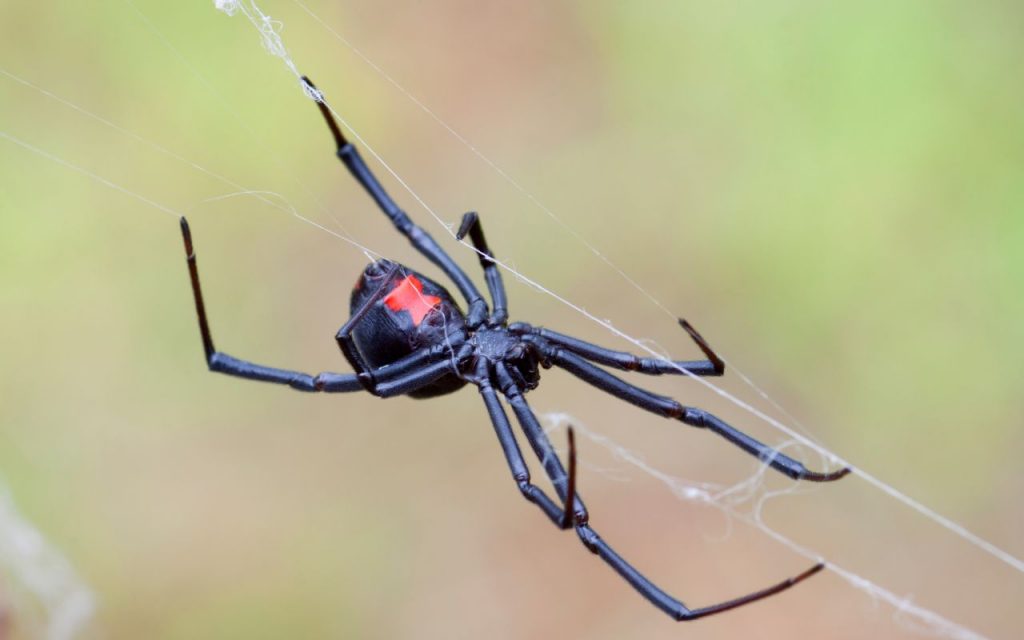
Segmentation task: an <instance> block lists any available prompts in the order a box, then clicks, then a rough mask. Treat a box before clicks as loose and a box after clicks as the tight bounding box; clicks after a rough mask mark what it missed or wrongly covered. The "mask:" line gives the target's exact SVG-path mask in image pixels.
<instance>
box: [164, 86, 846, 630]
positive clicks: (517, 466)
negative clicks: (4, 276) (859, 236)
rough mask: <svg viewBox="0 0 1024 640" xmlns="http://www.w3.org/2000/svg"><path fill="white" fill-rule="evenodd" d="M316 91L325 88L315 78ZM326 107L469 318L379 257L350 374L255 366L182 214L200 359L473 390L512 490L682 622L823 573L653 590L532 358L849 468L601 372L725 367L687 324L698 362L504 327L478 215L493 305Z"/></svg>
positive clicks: (328, 383)
mask: <svg viewBox="0 0 1024 640" xmlns="http://www.w3.org/2000/svg"><path fill="white" fill-rule="evenodd" d="M306 83H307V84H308V85H309V90H310V94H311V95H319V93H318V92H317V91H316V89H315V88H314V87H313V85H312V83H309V81H308V80H306ZM318 105H319V107H320V111H321V113H322V114H323V116H324V118H325V120H326V121H327V125H328V127H329V128H330V130H331V133H332V134H333V135H334V140H335V143H336V145H337V154H338V157H339V158H340V159H341V161H342V162H343V163H344V164H345V166H346V167H347V168H348V170H349V172H350V173H351V174H352V176H353V177H354V178H355V179H356V180H357V181H358V182H359V183H360V184H361V185H362V186H363V188H365V189H366V191H367V192H368V193H369V195H370V196H371V197H372V198H373V199H374V201H376V203H377V206H378V207H380V209H381V211H383V213H384V215H386V216H387V218H388V219H389V220H391V222H392V223H393V224H394V225H395V228H396V229H398V231H399V232H400V233H402V235H404V236H405V237H406V238H407V239H408V240H409V242H411V243H412V245H413V247H414V248H416V250H418V251H419V252H420V253H421V254H422V255H423V256H424V257H426V258H427V259H428V260H429V261H430V262H432V263H433V264H434V265H435V266H437V267H438V268H440V269H441V271H442V272H443V273H444V274H445V276H447V278H448V279H449V280H451V281H452V282H453V283H454V284H455V286H456V288H457V289H458V290H459V293H460V294H461V295H462V297H463V298H464V299H465V300H466V305H467V306H466V308H467V311H466V313H463V312H462V311H461V310H460V309H459V306H458V304H456V302H455V300H454V298H453V297H452V296H451V294H449V293H448V291H447V290H446V289H445V288H444V287H442V286H441V285H439V284H438V283H436V282H434V281H433V280H431V279H430V278H428V277H426V276H424V275H423V274H421V273H419V272H417V271H413V270H412V269H409V268H408V267H405V266H402V265H400V264H398V263H396V262H392V261H390V260H378V261H376V262H373V263H371V264H370V265H369V266H367V267H366V269H365V270H364V271H363V273H362V275H361V276H360V277H359V280H358V281H357V282H356V285H355V287H354V288H353V290H352V301H351V317H350V318H349V320H348V321H347V322H346V323H345V324H344V325H343V326H342V327H341V329H340V330H339V331H338V334H337V336H336V339H337V341H338V345H339V346H340V347H341V351H342V353H343V354H344V356H345V358H346V359H347V360H348V362H349V364H351V365H352V368H353V369H354V370H355V372H354V373H329V372H325V373H319V374H317V375H315V376H314V375H310V374H307V373H301V372H299V371H291V370H288V369H278V368H274V367H266V366H263V365H259V364H254V363H252V362H248V361H246V360H240V359H238V358H234V357H232V356H229V355H227V354H225V353H221V352H219V351H217V350H216V349H215V348H214V346H213V338H212V337H211V334H210V327H209V322H208V320H207V317H206V309H205V305H204V304H203V295H202V291H201V289H200V286H199V271H198V268H197V266H196V259H195V253H194V252H193V247H192V236H191V233H190V232H189V227H188V223H187V222H186V221H185V219H184V218H182V220H181V228H182V234H183V237H184V240H185V254H186V256H187V260H188V266H189V274H190V277H191V280H192V292H193V297H194V300H195V305H196V313H197V315H198V317H199V329H200V335H201V336H202V339H203V349H204V351H205V352H206V361H207V364H208V366H209V367H210V369H211V370H213V371H219V372H221V373H226V374H229V375H233V376H239V377H242V378H249V379H253V380H264V381H267V382H275V383H278V384H286V385H288V386H290V387H293V388H295V389H300V390H302V391H322V392H336V393H341V392H353V391H368V392H370V393H372V394H374V395H377V396H380V397H385V398H386V397H390V396H398V395H407V396H410V397H413V398H428V397H432V396H437V395H442V394H446V393H451V392H453V391H456V390H458V389H459V388H461V387H463V386H465V385H466V384H470V383H471V384H473V385H475V386H476V387H477V388H478V390H479V391H480V396H481V398H482V399H483V402H484V406H485V407H486V409H487V413H488V416H489V417H490V421H491V425H492V426H493V427H494V431H495V434H496V435H497V437H498V441H499V442H500V444H501V448H502V452H503V453H504V455H505V459H506V461H507V462H508V466H509V470H510V471H511V472H512V476H513V479H514V480H515V481H516V484H517V486H518V487H519V490H520V492H522V494H523V496H524V497H525V498H526V499H527V500H529V501H530V502H532V503H534V504H535V505H537V506H538V507H539V508H540V509H541V511H543V512H544V514H545V515H546V516H547V517H548V518H549V519H550V520H551V522H552V523H554V524H555V525H556V526H558V527H560V528H562V529H569V528H574V529H575V530H576V533H577V535H578V536H579V538H580V540H581V541H582V542H583V544H584V545H585V546H586V548H587V549H589V550H590V551H591V552H593V553H595V554H597V555H598V556H600V557H601V559H602V560H604V561H605V562H606V563H608V564H609V565H610V566H611V567H612V568H613V569H614V570H615V571H616V572H618V573H619V574H620V575H621V576H622V577H623V578H624V579H625V580H626V581H627V582H629V583H630V584H631V585H632V586H633V588H635V589H636V590H637V591H638V592H639V593H640V594H641V595H643V596H644V597H645V598H647V599H648V600H649V601H650V602H651V603H653V604H654V605H655V606H657V607H658V608H659V609H661V610H662V611H664V612H665V613H667V614H669V615H670V616H672V617H673V618H675V619H677V620H693V619H695V618H701V617H704V616H707V615H711V614H714V613H719V612H722V611H727V610H729V609H733V608H735V607H738V606H741V605H744V604H748V603H750V602H754V601H756V600H760V599H762V598H766V597H768V596H771V595H773V594H775V593H778V592H780V591H783V590H785V589H788V588H789V587H791V586H793V585H794V584H796V583H798V582H800V581H801V580H803V579H805V578H807V577H809V576H811V575H813V574H814V573H816V572H818V571H820V570H821V569H822V568H823V565H821V564H817V565H815V566H813V567H811V568H810V569H808V570H806V571H804V572H803V573H801V574H799V575H797V576H795V577H793V578H789V579H787V580H783V581H782V582H779V583H776V584H775V585H772V586H770V587H768V588H766V589H761V590H759V591H755V592H753V593H750V594H747V595H744V596H741V597H739V598H735V599H733V600H728V601H726V602H722V603H719V604H715V605H711V606H706V607H700V608H690V607H687V606H685V605H684V604H683V603H682V602H680V601H679V600H676V599H675V598H673V597H672V596H670V595H668V594H667V593H665V592H664V591H662V590H661V589H659V588H658V587H657V586H656V585H655V584H654V583H652V582H651V581H650V580H648V579H647V578H645V577H644V576H643V575H642V574H641V573H640V572H639V571H637V570H636V569H634V568H633V567H632V566H631V565H630V564H629V563H627V562H626V561H625V560H624V559H623V558H622V557H621V556H619V555H618V554H617V553H616V552H615V551H614V550H613V549H612V548H611V547H610V546H609V545H608V543H606V542H605V541H604V540H602V539H601V537H600V536H598V535H597V533H596V532H595V531H594V530H593V529H592V528H591V527H590V520H589V515H588V513H587V509H586V507H585V506H584V504H583V501H582V500H581V499H580V498H579V496H578V495H576V489H575V487H576V478H575V469H576V465H575V459H576V450H575V444H574V440H573V434H572V431H571V430H570V431H569V455H568V458H569V470H568V472H566V470H565V468H564V467H563V466H562V463H561V461H560V460H559V459H558V457H557V456H556V455H553V454H552V448H551V443H550V442H549V441H548V438H547V436H546V435H545V433H544V430H543V429H542V428H541V425H540V423H539V421H538V420H537V417H536V416H535V415H534V413H533V410H532V409H531V408H530V406H529V405H528V404H527V402H526V399H525V397H524V394H525V393H526V392H527V391H529V390H531V389H533V388H535V387H536V386H537V384H538V383H539V381H540V374H539V367H541V366H543V367H556V368H559V369H563V370H565V371H568V372H569V373H571V374H573V375H575V376H576V377H578V378H580V379H581V380H583V381H584V382H586V383H588V384H590V385H592V386H594V387H596V388H597V389H600V390H601V391H604V392H606V393H609V394H611V395H613V396H615V397H617V398H620V399H622V400H625V401H626V402H629V403H631V404H633V405H636V406H637V407H639V408H641V409H643V410H646V411H649V412H651V413H654V414H657V415H660V416H663V417H666V418H669V419H673V420H678V421H680V422H683V423H684V424H688V425H690V426H693V427H699V428H702V429H706V430H708V431H711V432H713V433H716V434H718V435H720V436H722V437H723V438H725V439H726V440H728V441H729V442H731V443H733V444H734V445H736V446H738V447H739V448H741V449H743V450H744V451H746V452H747V453H749V454H751V455H753V456H755V457H757V458H758V459H759V460H761V461H762V463H764V464H767V465H769V466H771V467H772V468H774V469H776V470H778V471H780V472H782V473H784V474H786V475H787V476H789V477H791V478H793V479H796V480H811V481H815V482H827V481H831V480H838V479H839V478H841V477H843V476H844V475H846V474H847V473H849V471H850V470H849V469H839V470H837V471H833V472H830V473H820V472H816V471H809V470H808V469H807V468H806V467H804V465H803V464H801V463H800V462H799V461H797V460H795V459H793V458H790V457H789V456H786V455H784V454H782V453H780V452H779V451H777V450H775V449H772V448H771V447H769V446H767V445H765V444H763V443H761V442H759V441H757V440H755V439H754V438H751V437H750V436H748V435H746V434H745V433H743V432H742V431H739V430H738V429H736V428H734V427H732V426H731V425H729V424H727V423H726V422H725V421H723V420H721V419H720V418H718V417H716V416H714V415H712V414H710V413H708V412H706V411H704V410H702V409H698V408H695V407H686V406H683V405H682V404H680V403H679V402H677V401H676V400H673V399H672V398H669V397H666V396H661V395H658V394H655V393H652V392H650V391H647V390H645V389H642V388H641V387H638V386H636V385H634V384H631V383H629V382H626V381H625V380H623V379H622V378H619V377H618V376H615V375H613V374H612V373H610V372H609V371H607V370H606V369H605V368H604V367H607V368H611V369H617V370H619V371H627V372H629V371H632V372H636V373H640V374H646V375H661V374H677V375H678V374H687V375H691V376H720V375H722V374H723V373H724V371H725V364H724V362H723V361H722V360H721V358H719V357H718V356H717V355H716V354H715V352H714V351H713V350H712V349H711V347H710V346H708V344H707V342H706V341H705V340H704V338H702V337H701V336H700V334H698V333H697V332H696V331H695V330H694V329H693V327H691V326H690V325H689V323H687V322H686V321H685V320H680V324H681V326H682V327H683V329H685V330H686V332H687V333H688V334H689V335H690V337H691V338H692V339H693V341H694V342H695V343H696V345H697V347H698V348H699V349H700V350H701V352H703V354H704V356H705V358H706V359H705V360H695V361H676V362H673V361H669V360H661V359H655V358H644V357H639V356H635V355H633V354H630V353H627V352H622V351H613V350H611V349H606V348H604V347H600V346H598V345H595V344H591V343H589V342H585V341H583V340H580V339H578V338H573V337H572V336H568V335H565V334H562V333H558V332H555V331H551V330H549V329H543V328H540V327H533V326H531V325H529V324H526V323H524V322H515V323H512V324H508V305H507V297H506V295H505V287H504V284H503V283H502V279H501V273H500V272H499V271H498V267H497V264H496V263H495V261H494V257H493V254H492V253H491V250H490V248H489V247H488V246H487V243H486V241H485V240H484V234H483V230H482V228H481V226H480V223H479V219H478V217H477V215H476V214H475V213H467V214H466V215H465V216H463V218H462V224H461V225H460V227H459V231H458V233H457V234H456V236H457V237H458V238H460V239H461V238H463V237H464V236H466V235H467V234H468V235H469V238H470V240H471V241H472V244H473V246H474V247H475V249H476V251H477V253H478V254H479V257H480V265H481V266H482V267H483V271H484V277H485V279H486V281H487V289H488V293H489V294H490V298H491V304H488V303H487V301H486V300H485V299H484V297H483V296H482V295H481V294H480V292H479V290H478V289H477V288H476V285H475V284H473V281H472V280H471V279H470V278H469V276H468V275H467V274H466V273H465V272H464V271H463V270H462V268H461V267H459V266H458V264H456V263H455V261H454V260H452V259H451V257H450V256H449V255H448V254H447V253H446V252H445V251H444V250H443V249H441V247H440V246H439V245H438V244H437V243H436V242H435V241H434V239H433V238H431V237H430V235H429V234H428V233H427V232H426V231H424V230H423V229H422V228H420V227H419V226H417V225H416V224H415V223H413V222H412V220H410V219H409V216H408V215H406V213H405V212H404V211H402V210H401V209H400V208H399V207H398V205H396V204H395V202H394V201H393V200H392V199H391V197H390V196H389V195H388V194H387V192H385V191H384V188H383V187H382V186H381V184H380V182H378V181H377V178H376V177H375V176H374V175H373V173H372V172H371V171H370V169H369V167H367V166H366V163H365V162H364V161H363V159H362V157H361V156H360V155H359V151H358V150H356V148H355V147H354V146H352V145H351V144H350V143H349V142H348V141H347V140H346V139H345V137H344V136H343V135H342V133H341V131H340V130H339V129H338V126H337V124H336V123H335V121H334V119H333V117H332V115H331V112H330V110H329V109H328V107H327V105H326V103H324V102H319V103H318ZM502 399H504V401H505V404H506V405H507V406H509V407H511V409H512V412H513V413H514V414H515V418H516V421H517V422H518V424H519V426H520V427H521V429H522V433H523V436H524V437H525V438H526V440H527V442H528V443H529V445H530V448H531V449H532V450H533V452H534V453H535V454H536V455H537V457H538V458H539V459H540V461H541V466H542V467H543V469H544V472H545V474H546V475H547V476H548V479H549V480H550V481H551V484H552V486H553V488H554V491H555V495H556V496H557V498H558V499H557V501H556V500H554V499H552V498H551V497H549V496H548V494H547V493H545V492H544V491H543V490H542V489H540V488H539V487H537V486H536V485H534V484H533V483H532V482H531V481H530V472H529V469H528V468H527V465H526V461H525V460H524V458H523V455H522V453H521V451H520V449H519V444H518V442H517V439H516V436H515V435H514V433H513V431H512V424H511V422H510V421H509V419H508V414H507V413H506V411H505V408H504V407H503V404H502V401H501V400H502Z"/></svg>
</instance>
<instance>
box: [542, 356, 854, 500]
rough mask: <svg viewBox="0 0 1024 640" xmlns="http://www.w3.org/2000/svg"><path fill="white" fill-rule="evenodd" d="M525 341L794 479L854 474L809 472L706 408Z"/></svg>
mask: <svg viewBox="0 0 1024 640" xmlns="http://www.w3.org/2000/svg"><path fill="white" fill-rule="evenodd" d="M523 340H528V341H529V342H531V343H532V344H534V345H535V346H536V347H537V349H538V350H539V351H540V352H541V353H542V354H543V356H544V358H545V359H546V360H547V361H548V362H549V363H551V364H554V365H556V366H558V367H561V368H562V369H565V370H566V371H568V372H569V373H571V374H573V375H575V376H576V377H578V378H580V379H581V380H583V381H584V382H587V383H589V384H591V385H593V386H595V387H597V388H598V389H600V390H602V391H604V392H606V393H609V394H611V395H613V396H615V397H617V398H619V399H621V400H625V401H626V402H629V403H631V404H634V405H636V406H638V407H640V408H641V409H645V410H647V411H650V412H651V413H656V414H658V415H660V416H664V417H666V418H674V419H676V420H679V421H681V422H684V423H686V424H688V425H690V426H693V427H699V428H703V429H708V430H710V431H713V432H714V433H717V434H718V435H720V436H722V437H723V438H725V439H726V440H728V441H729V442H731V443H733V444H734V445H736V446H737V447H739V448H740V449H743V450H744V451H746V452H747V453H749V454H750V455H752V456H755V457H756V458H757V459H758V460H761V461H762V462H764V463H766V464H768V465H770V466H771V467H772V468H773V469H775V470H777V471H780V472H782V473H784V474H786V475H787V476H789V477H790V478H793V479H794V480H809V481H812V482H831V481H833V480H838V479H840V478H842V477H843V476H845V475H846V474H848V473H850V471H851V469H850V468H849V467H844V468H842V469H839V470H838V471H833V472H831V473H820V472H817V471H810V470H808V469H807V467H805V466H804V465H803V464H802V463H800V462H799V461H797V460H794V459H793V458H790V457H789V456H787V455H785V454H783V453H780V452H779V451H778V450H776V449H773V448H772V447H769V446H768V445H766V444H764V443H762V442H759V441H758V440H755V439H754V438H752V437H750V436H748V435H747V434H745V433H743V432H742V431H740V430H738V429H736V428H735V427H733V426H731V425H729V424H728V423H726V422H725V421H724V420H722V419H720V418H718V417H716V416H714V415H712V414H710V413H708V412H707V411H704V410H703V409H697V408H695V407H686V406H683V405H682V404H680V403H678V402H676V401H675V400H673V399H672V398H669V397H666V396H662V395H658V394H656V393H652V392H650V391H647V390H645V389H641V388H640V387H637V386H635V385H632V384H629V383H628V382H626V381H624V380H622V379H620V378H617V377H616V376H614V375H612V374H610V373H608V372H607V371H605V370H604V369H601V368H600V367H598V366H596V365H594V364H591V363H590V362H587V361H586V360H585V359H583V357H581V356H579V355H576V354H575V353H573V352H571V351H566V350H564V349H562V348H560V347H558V346H553V345H551V344H550V343H548V342H547V341H545V340H544V339H543V338H541V337H539V336H523Z"/></svg>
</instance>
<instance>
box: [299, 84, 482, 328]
mask: <svg viewBox="0 0 1024 640" xmlns="http://www.w3.org/2000/svg"><path fill="white" fill-rule="evenodd" d="M302 80H303V82H305V83H306V84H307V85H308V86H309V87H310V88H312V89H314V90H317V89H316V86H315V85H314V84H313V82H312V81H311V80H310V79H309V78H307V77H305V76H303V78H302ZM317 91H319V90H317ZM320 95H323V94H322V93H321V94H320ZM316 104H317V107H319V108H320V113H321V114H323V117H324V120H326V121H327V126H328V128H330V130H331V134H332V135H333V136H334V142H335V144H336V145H337V148H338V150H337V154H338V158H340V159H341V161H342V163H344V165H345V167H347V168H348V171H349V173H351V174H352V177H354V178H355V179H356V181H358V182H359V184H361V185H362V186H363V189H365V190H366V192H367V193H368V194H370V197H371V198H373V200H374V202H376V203H377V206H378V207H379V208H380V210H381V211H382V212H384V215H386V216H387V217H388V219H389V220H391V222H392V224H394V225H395V228H396V229H398V231H399V232H400V233H402V235H404V236H405V237H406V238H407V239H408V240H409V242H410V243H412V246H413V247H415V248H416V250H417V251H419V252H420V253H421V254H423V255H424V256H425V257H426V258H427V259H428V260H430V261H431V262H433V263H434V264H435V265H437V266H438V267H439V268H440V269H441V271H443V272H444V273H445V275H447V276H448V278H449V279H451V281H452V282H454V283H455V286H456V287H458V288H459V291H460V292H462V296H463V297H464V298H465V299H466V302H467V303H468V304H469V309H468V313H467V314H466V315H467V319H468V324H469V326H470V328H476V327H478V326H480V324H481V323H482V322H483V321H484V318H485V317H486V316H487V302H486V301H485V300H484V298H483V296H482V295H480V291H479V290H478V289H477V288H476V285H475V284H473V281H472V280H470V279H469V276H468V275H466V272H465V271H463V270H462V268H461V267H459V265H458V264H456V262H455V261H454V260H452V258H451V256H449V255H448V254H447V253H446V252H445V250H444V249H442V248H441V245H439V244H437V242H436V241H435V240H434V239H433V238H432V237H431V236H430V234H429V233H427V232H426V231H425V230H424V229H423V228H422V227H420V226H419V225H417V224H416V223H414V222H413V221H412V220H411V219H410V218H409V216H408V214H406V213H405V212H404V211H402V209H400V208H399V207H398V205H397V204H395V201H394V200H392V199H391V196H390V195H388V193H387V191H385V190H384V187H383V186H382V185H381V184H380V181H379V180H378V179H377V177H376V176H375V175H374V174H373V172H372V171H370V168H369V167H368V166H367V165H366V162H365V161H364V160H363V157H362V156H361V155H360V154H359V150H358V149H356V147H355V146H354V145H353V144H352V143H350V142H349V141H348V140H347V139H346V138H345V136H344V135H343V134H342V133H341V129H340V128H339V127H338V123H337V122H335V120H334V116H333V115H332V114H331V111H330V109H329V108H328V107H327V104H326V102H321V101H317V103H316Z"/></svg>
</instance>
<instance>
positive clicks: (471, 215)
mask: <svg viewBox="0 0 1024 640" xmlns="http://www.w3.org/2000/svg"><path fill="white" fill-rule="evenodd" d="M478 220H479V216H477V214H476V211H469V212H468V213H466V214H465V215H463V216H462V223H461V224H459V230H458V231H456V232H455V239H456V240H462V239H463V238H465V237H466V234H467V233H469V232H470V230H471V229H472V228H473V227H475V226H476V223H477V221H478Z"/></svg>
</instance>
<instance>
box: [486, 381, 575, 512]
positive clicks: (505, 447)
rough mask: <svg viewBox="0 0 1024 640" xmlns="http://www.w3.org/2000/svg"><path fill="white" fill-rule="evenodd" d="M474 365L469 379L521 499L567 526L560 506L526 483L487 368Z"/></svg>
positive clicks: (520, 457)
mask: <svg viewBox="0 0 1024 640" xmlns="http://www.w3.org/2000/svg"><path fill="white" fill-rule="evenodd" d="M477 368H478V372H477V375H476V377H475V379H474V380H473V382H474V383H475V384H476V385H477V388H478V389H479V390H480V396H481V397H482V398H483V401H484V405H485V406H486V407H487V413H488V415H489V416H490V418H491V424H492V425H494V433H495V435H497V436H498V442H499V443H500V444H501V450H502V452H503V453H504V454H505V460H506V461H507V462H508V468H509V470H510V471H511V472H512V478H513V479H514V480H515V481H516V484H517V485H518V486H519V491H520V493H522V494H523V497H524V498H526V499H527V500H529V501H530V502H532V503H533V504H535V505H537V506H538V507H539V508H540V510H541V511H543V512H544V515H546V516H547V517H548V519H549V520H551V522H552V524H554V525H555V526H556V527H559V528H560V529H567V528H569V527H571V526H572V521H571V520H566V519H565V517H564V513H563V508H562V507H560V506H558V505H557V504H556V503H555V502H554V501H553V500H552V499H551V498H549V497H548V495H547V494H546V493H544V491H543V490H542V489H541V488H540V487H538V486H536V485H534V484H533V483H531V482H530V470H529V469H528V468H527V466H526V461H524V460H523V454H522V452H521V451H520V450H519V443H517V442H516V438H515V436H514V435H513V433H512V426H511V424H509V421H508V416H507V415H506V414H505V410H504V409H503V408H502V406H501V402H500V401H499V400H498V394H497V393H496V392H495V391H494V387H493V386H492V385H491V380H490V376H489V372H488V371H487V367H486V365H485V364H483V363H482V362H481V364H480V365H478V367H477Z"/></svg>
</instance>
